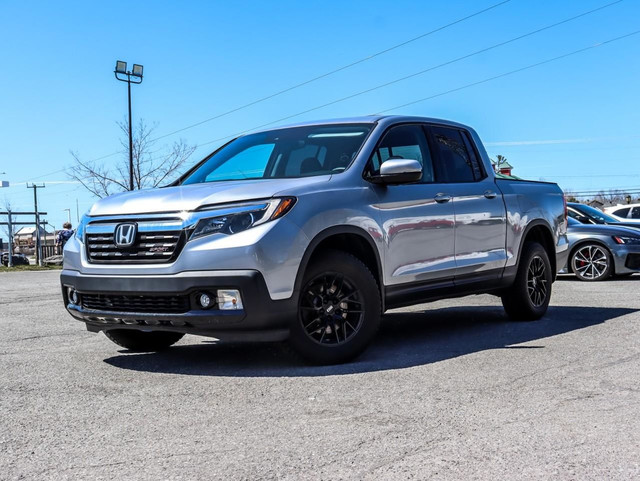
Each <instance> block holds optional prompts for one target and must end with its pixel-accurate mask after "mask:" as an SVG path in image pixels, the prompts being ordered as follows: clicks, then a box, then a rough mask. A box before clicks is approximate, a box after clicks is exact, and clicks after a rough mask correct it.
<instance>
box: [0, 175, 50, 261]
mask: <svg viewBox="0 0 640 481" xmlns="http://www.w3.org/2000/svg"><path fill="white" fill-rule="evenodd" d="M39 187H44V186H38V188H39ZM35 214H38V216H40V215H47V213H46V212H14V211H11V210H7V211H6V212H0V216H4V215H6V216H7V222H0V225H6V226H7V228H8V229H9V259H8V261H9V262H8V266H9V267H13V240H14V237H13V226H15V225H32V224H31V222H17V221H14V220H13V216H14V215H15V216H19V215H35ZM45 224H46V221H45ZM36 232H39V229H36Z"/></svg>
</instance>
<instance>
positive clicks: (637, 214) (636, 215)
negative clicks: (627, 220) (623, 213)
mask: <svg viewBox="0 0 640 481" xmlns="http://www.w3.org/2000/svg"><path fill="white" fill-rule="evenodd" d="M629 217H631V218H632V219H640V207H634V208H633V209H631V215H630V216H629Z"/></svg>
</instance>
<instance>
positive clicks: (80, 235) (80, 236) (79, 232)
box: [76, 214, 89, 243]
mask: <svg viewBox="0 0 640 481" xmlns="http://www.w3.org/2000/svg"><path fill="white" fill-rule="evenodd" d="M88 221H89V217H88V216H87V215H86V214H85V215H83V216H82V218H81V219H80V223H79V224H78V227H76V238H77V239H78V240H79V241H80V242H82V243H84V228H85V227H86V226H87V222H88Z"/></svg>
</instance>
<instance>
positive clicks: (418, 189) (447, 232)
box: [369, 124, 456, 286]
mask: <svg viewBox="0 0 640 481" xmlns="http://www.w3.org/2000/svg"><path fill="white" fill-rule="evenodd" d="M392 158H404V159H412V160H417V161H418V162H420V163H421V164H422V169H423V175H422V180H421V181H420V182H419V183H414V184H401V185H386V186H374V189H375V192H376V195H377V197H378V203H377V205H376V206H374V207H376V208H377V209H378V211H379V213H380V218H381V223H382V226H383V231H384V238H385V246H386V252H385V256H384V263H385V269H384V271H385V279H384V282H385V285H387V286H399V285H402V284H405V285H406V284H412V283H415V284H425V283H431V282H438V284H440V283H441V282H443V281H444V282H445V284H446V282H451V283H453V277H454V274H455V270H456V263H455V253H454V243H453V239H454V222H455V220H454V212H453V203H452V202H450V201H449V200H450V199H447V198H446V197H443V196H441V195H439V194H440V193H441V188H442V187H441V186H440V185H438V184H435V183H434V174H433V172H434V171H433V163H432V160H431V153H430V151H429V146H428V143H427V139H426V136H425V133H424V130H423V128H422V126H421V125H420V124H407V125H399V126H394V127H392V128H391V129H389V130H388V131H387V133H386V134H385V135H384V137H383V138H382V140H381V141H380V143H379V144H378V146H377V147H376V150H375V151H374V152H373V154H372V157H371V159H370V163H369V166H370V170H369V172H370V173H371V174H372V175H375V174H376V173H377V172H378V171H379V169H380V165H381V164H382V163H383V162H384V161H385V160H388V159H392Z"/></svg>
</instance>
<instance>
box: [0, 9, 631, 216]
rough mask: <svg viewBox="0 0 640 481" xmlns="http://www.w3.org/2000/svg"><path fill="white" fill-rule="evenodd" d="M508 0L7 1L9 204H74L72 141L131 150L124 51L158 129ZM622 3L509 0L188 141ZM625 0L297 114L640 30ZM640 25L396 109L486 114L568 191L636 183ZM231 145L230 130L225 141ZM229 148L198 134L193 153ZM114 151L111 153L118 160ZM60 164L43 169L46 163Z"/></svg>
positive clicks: (94, 151)
mask: <svg viewBox="0 0 640 481" xmlns="http://www.w3.org/2000/svg"><path fill="white" fill-rule="evenodd" d="M499 1H500V0H482V1H479V0H476V1H461V0H460V1H449V2H435V1H429V2H422V1H404V0H397V1H395V2H392V3H389V2H388V1H375V0H367V1H349V2H344V1H328V0H325V1H305V2H299V1H272V2H258V1H255V2H246V1H245V2H225V3H223V2H205V1H202V2H195V1H192V2H150V1H149V2H147V1H137V2H124V1H123V2H116V1H111V2H99V3H98V2H44V1H41V2H37V1H36V2H11V3H10V2H5V3H4V4H3V6H2V15H1V16H0V42H1V43H2V45H3V46H4V48H3V64H4V69H3V75H2V76H0V92H2V93H1V94H0V112H2V114H1V115H0V132H1V135H0V139H2V147H1V148H0V172H6V174H2V175H0V179H2V180H8V181H10V182H11V183H12V187H10V188H8V189H0V204H2V205H4V202H5V200H8V201H10V202H11V204H12V207H13V208H14V209H31V208H32V207H33V197H32V192H31V190H27V189H26V187H25V185H24V182H27V181H29V182H33V181H36V182H44V183H45V184H46V186H47V187H46V188H45V189H42V191H41V193H40V205H41V208H42V209H44V210H46V211H48V212H49V215H48V216H47V219H48V220H49V221H50V222H51V223H52V224H54V225H55V226H60V225H61V224H62V222H63V221H64V220H65V219H66V215H67V214H66V213H65V212H64V211H63V209H65V208H71V209H73V216H72V217H73V220H74V223H75V204H76V199H78V204H79V206H80V213H81V214H82V212H83V211H85V210H86V209H88V208H89V207H90V205H91V203H92V201H93V199H92V197H91V195H89V194H88V193H86V192H85V191H83V188H82V187H80V186H78V185H77V184H73V183H69V178H68V177H67V176H66V174H65V172H64V171H63V169H64V168H65V167H66V166H68V165H69V164H70V163H71V156H70V154H69V150H74V151H77V152H78V153H79V154H80V155H81V156H82V157H83V158H84V159H93V158H97V157H101V156H104V155H106V154H110V153H112V152H114V151H117V150H119V148H120V147H119V141H118V139H119V135H120V133H119V129H118V127H117V126H116V121H120V120H123V118H124V115H125V113H126V86H125V84H123V83H120V82H117V81H116V80H115V79H114V77H113V73H112V72H113V66H114V65H115V61H116V59H121V60H125V61H128V62H129V63H130V64H131V63H134V62H135V63H141V64H143V65H144V67H145V79H144V82H143V84H142V85H140V86H135V87H134V92H133V113H134V118H139V117H143V118H144V119H145V120H146V121H147V122H148V123H155V124H157V130H156V133H157V134H158V135H162V134H164V133H167V132H171V131H173V130H176V129H179V128H182V127H184V126H187V125H190V124H193V123H196V122H198V121H201V120H204V119H207V118H209V117H213V116H215V115H216V114H219V113H221V112H225V111H227V110H230V109H233V108H235V107H238V106H240V105H243V104H245V103H248V102H251V101H253V100H255V99H259V98H261V97H264V96H267V95H269V94H271V93H273V92H276V91H279V90H281V89H283V88H286V87H289V86H291V85H295V84H298V83H300V82H303V81H305V80H308V79H309V78H313V77H315V76H317V75H320V74H323V73H325V72H328V71H331V70H333V69H335V68H337V67H340V66H343V65H345V64H349V63H351V62H353V61H355V60H358V59H361V58H363V57H367V56H369V55H371V54H373V53H375V52H378V51H380V50H383V49H385V48H388V47H390V46H393V45H395V44H398V43H400V42H403V41H405V40H407V39H410V38H413V37H416V36H418V35H420V34H422V33H425V32H428V31H430V30H433V29H434V28H437V27H440V26H442V25H444V24H447V23H450V22H452V21H454V20H456V19H458V18H461V17H464V16H466V15H469V14H471V13H473V12H476V11H478V10H481V9H483V8H485V7H488V6H490V5H493V4H496V3H498V2H499ZM608 3H611V0H609V1H607V0H598V1H596V0H581V1H536V2H533V1H526V0H511V1H510V2H507V3H505V4H504V5H501V6H499V7H497V8H494V9H492V10H490V11H488V12H486V13H484V14H481V15H479V16H477V17H474V18H472V19H469V20H467V21H464V22H461V23H459V24H457V25H455V26H452V27H450V28H447V29H445V30H443V31H440V32H438V33H435V34H433V35H430V36H427V37H425V38H422V39H420V40H417V41H415V42H412V43H410V44H408V45H406V46H403V47H401V48H398V49H395V50H393V51H391V52H389V53H386V54H384V55H380V56H378V57H376V58H374V59H372V60H369V61H366V62H363V63H361V64H358V65H357V66H355V67H353V68H349V69H346V70H343V71H341V72H339V73H337V74H334V75H331V76H328V77H326V78H323V79H321V80H319V81H316V82H313V83H311V84H309V85H306V86H304V87H302V88H299V89H296V90H293V91H291V92H288V93H286V94H284V95H280V96H278V97H276V98H273V99H271V100H268V101H265V102H261V103H259V104H257V105H254V106H252V107H250V108H247V109H244V110H241V111H238V112H236V113H233V114H231V115H227V116H224V117H222V118H220V119H217V120H214V121H211V122H207V123H204V124H203V125H200V126H198V127H195V128H192V129H188V130H186V131H183V132H181V133H180V134H179V135H176V136H173V137H169V138H167V139H164V140H162V141H160V142H158V144H157V147H158V148H160V147H162V146H163V145H166V144H168V143H170V142H171V141H173V140H174V139H177V138H180V137H181V138H183V139H185V140H186V141H187V142H188V143H190V144H195V145H199V144H203V143H207V142H210V141H212V140H214V139H218V138H221V137H224V136H227V135H230V134H233V133H236V132H239V131H243V130H245V129H248V128H251V127H254V126H257V125H260V124H264V123H267V122H271V121H273V120H277V119H280V118H282V117H286V116H290V115H293V114H296V113H297V112H301V111H304V110H307V109H311V108H313V107H315V106H318V105H321V104H324V103H327V102H331V101H333V100H335V99H338V98H341V97H344V96H348V95H350V94H353V93H355V92H358V91H361V90H365V89H368V88H371V87H374V86H376V85H379V84H382V83H385V82H388V81H391V80H394V79H397V78H399V77H403V76H406V75H409V74H411V73H413V72H416V71H419V70H423V69H426V68H428V67H430V66H433V65H438V64H440V63H443V62H446V61H448V60H451V59H454V58H456V57H459V56H462V55H465V54H468V53H471V52H473V51H475V50H479V49H481V48H484V47H488V46H491V45H493V44H496V43H499V42H502V41H505V40H508V39H510V38H513V37H516V36H519V35H522V34H524V33H527V32H529V31H532V30H535V29H537V28H540V27H543V26H546V25H549V24H552V23H555V22H558V21H560V20H563V19H565V18H568V17H572V16H574V15H577V14H579V13H582V12H585V11H587V10H590V9H593V8H597V7H600V6H602V5H606V4H608ZM639 18H640V3H639V2H637V1H635V0H625V1H622V2H620V3H617V4H615V5H612V6H610V7H608V8H605V9H603V10H601V11H598V12H596V13H593V14H590V15H587V16H585V17H583V18H580V19H577V20H575V21H572V22H569V23H566V24H564V25H561V26H558V27H556V28H553V29H550V30H547V31H544V32H542V33H539V34H537V35H533V36H531V37H528V38H525V39H523V40H520V41H518V42H514V43H511V44H509V45H506V46H504V47H500V48H497V49H495V50H492V51H489V52H486V53H484V54H480V55H477V56H474V57H472V58H469V59H466V60H464V61H461V62H457V63H455V64H452V65H448V66H446V67H443V68H439V69H437V70H434V71H432V72H429V73H426V74H424V75H418V76H416V77H413V78H411V79H409V80H406V81H403V82H399V83H397V84H394V85H392V86H389V87H386V88H382V89H379V90H376V91H373V92H371V93H368V94H365V95H361V96H358V97H355V98H353V99H350V100H347V101H345V102H340V103H336V104H334V105H331V106H329V107H325V108H321V109H318V110H316V111H313V112H309V113H307V114H303V115H300V116H297V117H294V118H292V119H290V120H288V121H285V122H284V123H291V122H294V121H298V120H305V119H314V118H334V117H345V116H354V115H362V114H369V113H375V112H378V111H380V110H385V109H388V108H391V107H394V106H396V105H401V104H405V103H408V102H411V101H413V100H416V99H419V98H424V97H428V96H431V95H434V94H437V93H440V92H443V91H446V90H449V89H452V88H455V87H458V86H462V85H466V84H469V83H473V82H476V81H478V80H482V79H484V78H488V77H492V76H495V75H498V74H501V73H503V72H508V71H511V70H515V69H518V68H520V67H524V66H526V65H529V64H533V63H536V62H538V61H541V60H545V59H547V58H551V57H555V56H558V55H561V54H564V53H567V52H570V51H573V50H577V49H579V48H583V47H586V46H589V45H593V44H596V43H598V42H601V41H604V40H608V39H610V38H614V37H617V36H620V35H624V34H627V33H630V32H632V31H635V30H638V29H640V22H638V19H639ZM639 47H640V35H636V36H633V37H629V38H627V39H624V40H621V41H618V42H614V43H612V44H609V45H604V46H602V47H599V48H596V49H592V50H590V51H587V52H585V53H582V54H578V55H574V56H571V57H568V58H566V59H563V60H560V61H557V62H552V63H549V64H546V65H542V66H540V67H537V68H534V69H530V70H526V71H523V72H520V73H517V74H514V75H510V76H507V77H504V78H500V79H497V80H495V81H492V82H487V83H484V84H481V85H478V86H475V87H471V88H468V89H464V90H461V91H458V92H454V93H451V94H448V95H444V96H441V97H437V98H434V99H432V100H429V101H425V102H420V103H416V104H413V105H410V106H407V107H404V108H401V109H397V110H393V111H392V113H398V114H412V115H424V116H432V117H442V118H447V119H452V120H457V121H459V122H463V123H467V124H469V125H471V126H473V127H474V128H475V129H476V130H477V131H478V133H479V134H480V136H481V138H482V139H483V140H484V141H485V142H486V143H487V147H488V150H489V153H490V155H491V156H494V155H495V154H502V155H505V156H506V157H507V158H508V159H509V161H510V163H512V164H513V165H514V166H515V170H514V174H516V175H519V176H522V177H526V178H531V179H536V180H537V179H544V180H550V181H557V182H559V183H560V184H561V186H562V187H563V188H565V189H573V190H579V191H584V190H598V189H609V188H623V189H624V188H636V189H638V188H640V132H638V126H639V125H640V95H639V90H638V89H639V88H640V83H639V82H638V81H639V80H640V61H639V59H638V51H639ZM218 143H219V142H218ZM215 147H216V142H213V143H209V144H207V145H204V146H202V147H199V148H198V149H197V150H196V152H195V154H194V156H193V157H192V158H191V162H196V161H197V160H199V159H200V158H202V157H203V156H204V155H205V154H206V153H208V152H209V151H211V150H213V148H215ZM115 160H116V157H110V158H107V159H104V162H107V163H108V162H113V161H115ZM45 174H48V175H45Z"/></svg>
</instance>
